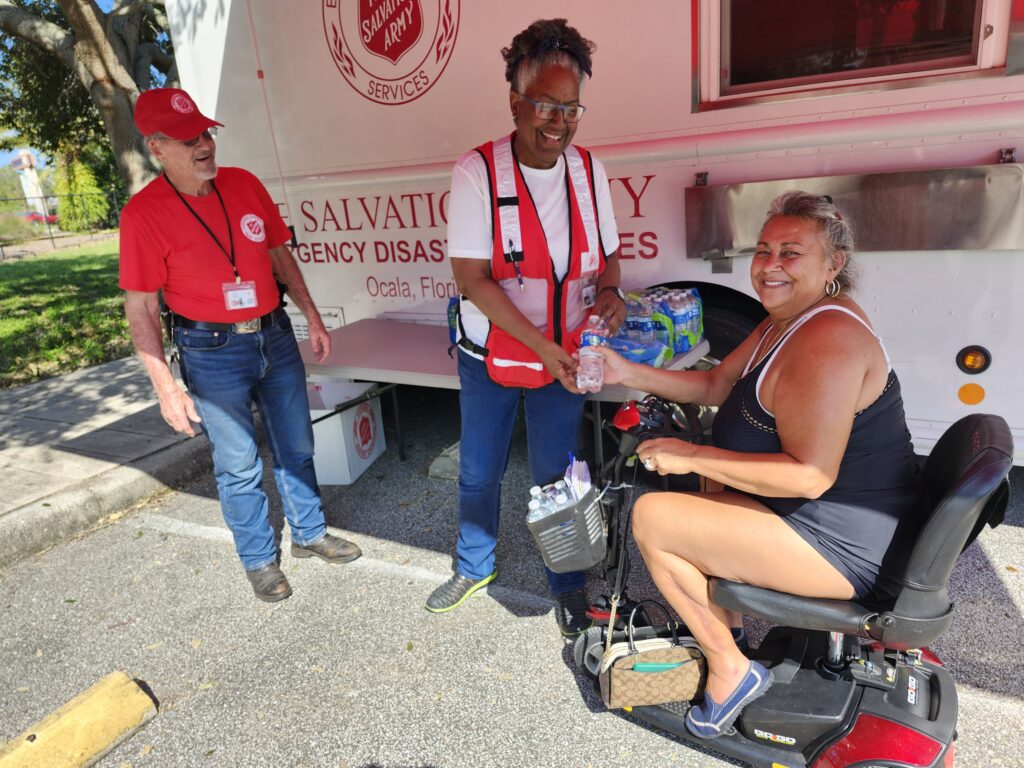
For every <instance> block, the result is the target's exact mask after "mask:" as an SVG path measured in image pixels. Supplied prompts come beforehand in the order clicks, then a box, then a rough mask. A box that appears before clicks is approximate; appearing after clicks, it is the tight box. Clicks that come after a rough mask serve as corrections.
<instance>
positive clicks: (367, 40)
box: [321, 0, 460, 105]
mask: <svg viewBox="0 0 1024 768" xmlns="http://www.w3.org/2000/svg"><path fill="white" fill-rule="evenodd" d="M321 2H322V6H323V20H324V35H325V37H326V40H327V49H328V52H329V53H330V56H331V59H332V60H333V62H334V66H335V67H336V68H337V70H338V72H339V73H340V74H341V76H342V77H343V78H344V79H345V81H346V82H347V83H348V84H349V85H350V86H352V88H353V89H354V90H355V91H356V92H357V93H358V94H359V95H360V96H362V97H363V98H366V99H369V100H370V101H375V102H377V103H379V104H388V105H391V104H406V103H408V102H410V101H414V100H416V99H418V98H419V97H420V96H422V95H423V94H424V93H426V92H427V91H429V90H430V88H431V87H433V85H434V83H436V82H437V80H438V79H439V78H440V77H441V75H442V73H443V72H444V70H445V67H446V66H447V65H448V61H449V60H450V59H451V56H452V51H453V50H454V48H455V40H456V37H457V34H458V29H459V2H460V0H321Z"/></svg>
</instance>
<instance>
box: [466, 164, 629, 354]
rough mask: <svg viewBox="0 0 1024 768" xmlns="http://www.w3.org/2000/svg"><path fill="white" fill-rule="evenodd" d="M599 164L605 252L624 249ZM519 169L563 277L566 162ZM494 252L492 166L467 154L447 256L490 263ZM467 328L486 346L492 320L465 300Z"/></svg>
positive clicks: (566, 243)
mask: <svg viewBox="0 0 1024 768" xmlns="http://www.w3.org/2000/svg"><path fill="white" fill-rule="evenodd" d="M593 161H594V191H595V193H596V198H597V215H598V221H599V222H600V226H601V242H602V243H603V244H604V248H605V253H606V254H611V253H614V252H615V251H616V250H617V249H618V247H619V230H618V227H617V226H616V224H615V212H614V211H613V210H612V197H611V190H610V189H609V187H608V175H607V173H606V172H605V170H604V165H602V164H601V161H600V160H598V159H597V158H596V157H595V158H593ZM519 169H520V170H521V171H522V172H523V180H524V181H525V182H526V186H527V187H528V188H529V190H530V195H531V196H532V197H533V202H534V204H535V205H536V206H537V214H538V216H539V218H540V223H541V226H542V227H543V228H544V234H545V235H546V236H547V241H548V250H549V251H550V252H551V261H552V263H553V265H554V269H555V274H556V275H557V276H558V277H559V279H561V278H563V277H565V275H566V273H567V272H568V271H569V201H568V198H567V194H568V192H567V190H566V182H565V158H564V157H559V158H558V162H557V163H555V165H554V167H553V168H529V167H527V166H525V165H523V164H522V163H520V164H519ZM493 253H494V240H493V236H492V234H491V190H490V181H489V178H488V175H487V164H486V162H485V161H484V159H483V158H482V157H481V156H480V153H479V152H477V151H475V150H473V151H471V152H467V153H466V154H464V155H463V156H462V157H461V158H459V161H458V162H457V163H456V164H455V168H454V170H453V171H452V191H451V196H450V197H449V199H448V256H449V257H455V258H462V259H490V258H491V256H492V255H493ZM462 324H463V327H464V328H465V329H466V335H467V336H468V337H469V338H470V340H472V341H473V342H474V343H476V344H479V345H481V346H483V345H484V342H485V341H486V337H487V329H488V321H487V318H486V317H484V315H483V313H481V312H480V311H479V310H478V309H477V308H476V307H474V306H473V305H472V303H470V302H468V301H464V302H462Z"/></svg>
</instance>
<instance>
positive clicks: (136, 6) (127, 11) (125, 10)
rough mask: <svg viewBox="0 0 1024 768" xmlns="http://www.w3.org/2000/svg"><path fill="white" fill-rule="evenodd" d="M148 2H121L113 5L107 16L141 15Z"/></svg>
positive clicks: (135, 0) (136, 0) (137, 0)
mask: <svg viewBox="0 0 1024 768" xmlns="http://www.w3.org/2000/svg"><path fill="white" fill-rule="evenodd" d="M149 2H150V0H121V2H119V3H114V7H113V8H111V9H110V14H109V15H111V16H129V15H131V14H133V13H141V12H142V11H144V10H146V6H147V5H149Z"/></svg>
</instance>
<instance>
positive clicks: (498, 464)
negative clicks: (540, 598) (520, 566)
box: [455, 350, 584, 595]
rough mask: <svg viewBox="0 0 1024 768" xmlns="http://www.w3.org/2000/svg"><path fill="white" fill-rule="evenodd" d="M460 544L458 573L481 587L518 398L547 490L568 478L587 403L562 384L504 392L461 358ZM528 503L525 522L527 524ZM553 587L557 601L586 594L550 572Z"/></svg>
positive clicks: (577, 576) (573, 576)
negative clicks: (562, 596)
mask: <svg viewBox="0 0 1024 768" xmlns="http://www.w3.org/2000/svg"><path fill="white" fill-rule="evenodd" d="M458 355H459V381H460V386H461V391H460V393H459V405H460V409H461V413H462V440H461V442H460V444H459V540H458V543H457V544H456V547H455V551H456V555H457V560H458V563H457V567H458V571H459V573H461V574H462V575H463V576H467V577H469V578H471V579H483V578H486V577H487V576H490V575H491V573H493V572H494V548H495V545H496V544H497V539H498V519H499V513H500V504H501V480H502V477H503V476H504V474H505V469H506V468H507V467H508V457H509V451H510V449H511V447H512V427H513V426H514V424H515V420H516V412H517V411H518V410H519V400H520V398H522V399H523V401H524V407H525V411H526V437H527V450H528V453H529V461H530V474H531V476H532V477H533V482H534V483H535V484H537V485H544V484H546V483H550V482H553V481H555V480H557V479H559V478H560V477H561V476H562V475H563V474H565V468H566V465H567V464H568V463H569V454H570V453H574V452H575V451H576V448H577V443H578V439H579V429H580V419H582V418H583V403H584V398H583V396H582V395H575V394H573V393H572V392H569V391H568V390H567V389H566V388H565V387H563V386H562V385H561V384H560V383H559V382H557V381H556V382H554V383H552V384H548V385H547V386H545V387H540V388H538V389H521V388H518V387H503V386H501V385H500V384H496V383H495V382H494V381H492V380H491V377H490V376H488V375H487V366H486V364H485V363H484V362H483V361H482V360H477V359H476V358H475V357H472V356H471V355H468V354H466V353H465V352H463V351H461V350H460V351H459V353H458ZM526 502H527V499H526V498H525V497H524V498H523V504H522V509H521V510H520V511H521V512H522V514H523V518H524V519H525V516H526ZM545 570H546V571H547V575H548V585H549V586H550V587H551V592H552V593H553V594H556V595H559V594H563V593H565V592H572V591H575V590H580V589H583V584H584V575H583V573H582V572H579V571H576V572H573V573H555V572H554V571H552V570H551V569H549V568H545Z"/></svg>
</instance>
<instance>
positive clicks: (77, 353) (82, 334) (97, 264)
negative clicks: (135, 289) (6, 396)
mask: <svg viewBox="0 0 1024 768" xmlns="http://www.w3.org/2000/svg"><path fill="white" fill-rule="evenodd" d="M117 260H118V243H117V240H107V241H104V242H102V243H97V244H94V245H90V246H86V247H83V248H73V249H70V250H67V251H62V252H59V253H56V254H45V255H39V256H34V257H31V258H26V259H21V260H18V261H4V262H0V387H10V386H17V385H20V384H26V383H28V382H30V381H34V380H35V379H39V378H44V377H47V376H56V375H58V374H61V373H67V372H68V371H73V370H76V369H78V368H83V367H85V366H89V365H96V364H98V363H103V362H106V361H108V360H116V359H118V358H121V357H125V356H127V355H130V354H131V352H132V345H131V338H130V336H129V334H128V322H127V321H126V320H125V317H124V309H123V305H124V298H123V294H122V293H121V291H120V289H119V288H118V287H117V266H118V265H117Z"/></svg>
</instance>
